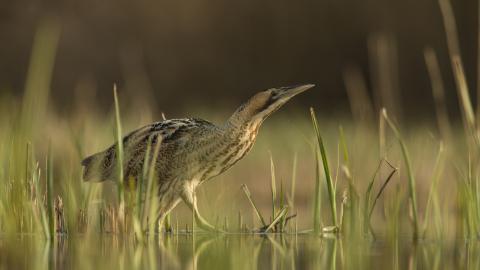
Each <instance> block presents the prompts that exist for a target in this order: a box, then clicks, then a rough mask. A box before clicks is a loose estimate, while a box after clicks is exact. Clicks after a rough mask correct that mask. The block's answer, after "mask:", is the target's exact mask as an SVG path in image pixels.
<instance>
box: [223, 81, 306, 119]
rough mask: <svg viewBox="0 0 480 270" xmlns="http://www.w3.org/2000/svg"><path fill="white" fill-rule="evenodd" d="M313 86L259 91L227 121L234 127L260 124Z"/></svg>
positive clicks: (304, 85)
mask: <svg viewBox="0 0 480 270" xmlns="http://www.w3.org/2000/svg"><path fill="white" fill-rule="evenodd" d="M314 86H315V85H313V84H303V85H296V86H289V87H279V88H271V89H268V90H265V91H261V92H259V93H257V94H255V95H254V96H252V97H251V98H250V99H249V100H248V101H247V102H245V103H244V104H242V105H241V106H240V108H238V109H237V111H235V113H234V114H233V115H232V117H231V118H230V120H229V121H230V122H233V123H235V124H236V125H239V124H244V123H248V122H256V123H262V122H263V120H265V119H266V118H267V117H268V116H269V115H270V114H272V113H273V112H275V111H276V110H278V109H279V108H280V107H282V106H283V104H285V103H286V102H287V101H289V100H290V99H291V98H292V97H294V96H296V95H298V94H300V93H302V92H304V91H306V90H308V89H310V88H312V87H314Z"/></svg>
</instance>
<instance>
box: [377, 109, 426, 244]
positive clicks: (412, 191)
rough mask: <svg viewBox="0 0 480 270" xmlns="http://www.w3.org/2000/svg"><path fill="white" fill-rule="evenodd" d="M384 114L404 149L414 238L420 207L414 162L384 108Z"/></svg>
mask: <svg viewBox="0 0 480 270" xmlns="http://www.w3.org/2000/svg"><path fill="white" fill-rule="evenodd" d="M382 114H383V117H384V118H385V121H386V122H387V124H388V125H389V126H390V128H391V129H392V131H393V133H394V134H395V137H396V138H397V140H398V142H399V144H400V148H401V149H402V155H403V158H404V161H405V164H406V166H407V175H408V188H409V197H410V202H411V206H412V213H413V237H414V239H417V238H418V236H419V222H418V208H417V195H416V194H417V191H416V182H415V176H414V174H413V169H412V164H411V161H410V155H409V153H408V149H407V146H406V144H405V142H404V141H403V139H402V136H401V134H400V132H399V131H398V129H397V127H396V126H395V124H394V123H393V122H392V120H390V118H389V117H388V115H387V110H386V109H383V110H382Z"/></svg>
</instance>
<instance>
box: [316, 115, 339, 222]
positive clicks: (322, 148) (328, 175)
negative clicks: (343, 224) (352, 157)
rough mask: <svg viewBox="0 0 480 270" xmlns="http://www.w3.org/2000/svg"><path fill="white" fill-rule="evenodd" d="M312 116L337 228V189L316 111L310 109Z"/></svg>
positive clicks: (333, 218)
mask: <svg viewBox="0 0 480 270" xmlns="http://www.w3.org/2000/svg"><path fill="white" fill-rule="evenodd" d="M310 114H311V117H312V123H313V127H314V129H315V135H316V137H317V141H318V147H319V148H320V154H321V157H322V163H323V170H324V172H325V178H326V181H327V188H328V196H329V200H330V208H331V214H332V222H333V224H334V225H335V226H337V225H338V224H337V204H336V198H335V197H336V195H335V188H334V184H333V180H332V176H331V173H330V167H329V165H328V158H327V151H326V150H325V146H324V144H323V139H322V136H321V134H320V129H319V127H318V122H317V118H316V117H315V111H314V110H313V108H310Z"/></svg>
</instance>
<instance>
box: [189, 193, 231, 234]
mask: <svg viewBox="0 0 480 270" xmlns="http://www.w3.org/2000/svg"><path fill="white" fill-rule="evenodd" d="M182 199H183V201H185V203H186V204H187V206H188V207H189V208H190V209H191V210H192V211H193V215H194V217H195V223H196V224H197V225H198V227H199V228H200V229H202V230H205V231H210V232H222V231H221V230H219V229H217V228H215V227H214V226H212V225H211V224H210V223H208V221H206V220H205V219H204V218H203V217H202V216H201V215H200V212H199V211H198V207H197V196H196V194H195V192H194V191H191V190H185V192H184V194H183V195H182Z"/></svg>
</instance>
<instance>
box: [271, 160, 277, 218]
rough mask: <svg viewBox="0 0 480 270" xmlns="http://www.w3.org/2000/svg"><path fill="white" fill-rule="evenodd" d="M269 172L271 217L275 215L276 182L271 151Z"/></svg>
mask: <svg viewBox="0 0 480 270" xmlns="http://www.w3.org/2000/svg"><path fill="white" fill-rule="evenodd" d="M270 174H271V186H270V187H271V192H272V193H271V194H272V219H273V218H274V217H275V216H276V215H277V209H276V205H275V204H276V202H277V184H276V182H277V181H276V179H275V164H274V163H273V157H272V153H270Z"/></svg>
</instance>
